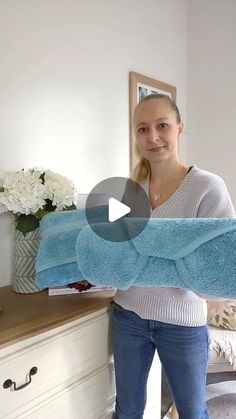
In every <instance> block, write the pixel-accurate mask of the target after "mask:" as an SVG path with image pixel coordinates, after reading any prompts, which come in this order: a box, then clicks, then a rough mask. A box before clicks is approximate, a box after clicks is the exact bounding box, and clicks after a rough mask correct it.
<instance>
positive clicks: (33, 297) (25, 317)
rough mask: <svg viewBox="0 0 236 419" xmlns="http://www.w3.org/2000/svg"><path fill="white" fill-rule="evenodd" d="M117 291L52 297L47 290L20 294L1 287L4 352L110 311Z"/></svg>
mask: <svg viewBox="0 0 236 419" xmlns="http://www.w3.org/2000/svg"><path fill="white" fill-rule="evenodd" d="M114 293H115V292H114V291H99V292H94V293H89V294H70V295H58V296H50V297H49V296H48V292H47V290H44V291H41V292H39V293H35V294H17V293H15V292H14V291H12V287H11V286H7V287H0V305H1V308H2V311H0V349H1V348H3V347H6V346H8V345H11V344H12V343H16V342H19V341H21V340H24V339H25V338H28V337H31V336H34V335H36V334H39V333H43V332H45V331H47V330H50V329H53V328H55V327H58V326H61V325H64V324H66V323H68V322H70V321H72V320H77V319H80V318H83V317H85V316H86V315H89V314H93V313H96V311H99V310H101V309H107V310H108V309H109V307H110V304H111V302H112V297H113V296H114Z"/></svg>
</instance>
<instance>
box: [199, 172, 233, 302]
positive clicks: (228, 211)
mask: <svg viewBox="0 0 236 419" xmlns="http://www.w3.org/2000/svg"><path fill="white" fill-rule="evenodd" d="M197 217H202V218H235V211H234V207H233V204H232V201H231V198H230V195H229V192H228V189H227V187H226V185H225V182H224V181H223V179H222V178H221V177H219V176H215V177H214V179H212V181H211V183H210V184H209V187H208V188H207V189H206V191H205V193H204V195H203V196H202V199H201V201H200V205H199V208H198V214H197ZM196 294H197V295H198V296H199V297H201V298H204V299H206V300H222V298H217V297H214V296H212V295H206V294H201V293H196Z"/></svg>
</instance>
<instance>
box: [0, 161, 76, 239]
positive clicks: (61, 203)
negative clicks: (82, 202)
mask: <svg viewBox="0 0 236 419" xmlns="http://www.w3.org/2000/svg"><path fill="white" fill-rule="evenodd" d="M72 209H76V192H75V189H74V185H73V183H72V182H71V181H70V180H69V179H68V178H65V177H63V176H61V175H59V174H57V173H54V172H52V171H51V170H42V169H38V168H32V169H27V170H24V169H22V170H20V171H17V172H9V171H4V170H1V171H0V214H1V213H4V212H7V211H10V212H11V213H12V214H13V215H14V218H15V221H16V229H17V230H19V231H21V232H22V233H23V234H24V235H26V233H28V232H30V231H34V230H35V229H36V228H38V227H39V222H40V220H41V219H42V218H43V216H44V215H45V214H47V213H49V212H53V211H65V210H72Z"/></svg>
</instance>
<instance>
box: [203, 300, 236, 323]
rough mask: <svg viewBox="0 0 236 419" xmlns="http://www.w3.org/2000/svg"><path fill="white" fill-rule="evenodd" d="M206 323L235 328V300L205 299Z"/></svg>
mask: <svg viewBox="0 0 236 419" xmlns="http://www.w3.org/2000/svg"><path fill="white" fill-rule="evenodd" d="M207 323H208V324H210V325H212V326H216V327H222V328H224V329H228V330H236V300H207Z"/></svg>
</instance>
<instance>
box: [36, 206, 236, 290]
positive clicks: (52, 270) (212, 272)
mask: <svg viewBox="0 0 236 419" xmlns="http://www.w3.org/2000/svg"><path fill="white" fill-rule="evenodd" d="M100 208H101V207H100ZM103 210H104V208H103ZM100 211H101V209H100ZM72 212H73V211H72ZM72 212H70V213H67V214H68V215H69V214H70V216H71V219H70V220H68V222H67V220H66V214H65V213H64V214H63V215H64V217H65V219H63V220H62V218H61V221H63V222H61V223H60V222H58V220H57V221H54V220H53V217H52V218H51V220H49V219H48V220H45V223H44V225H43V226H42V228H41V232H42V241H41V243H40V246H39V253H38V256H37V264H36V272H37V276H36V281H37V283H38V285H39V286H41V287H47V286H54V285H62V284H63V285H64V284H68V283H69V282H73V281H79V280H81V279H84V278H86V279H87V280H89V281H90V282H91V283H93V284H95V285H100V286H101V285H102V286H112V287H115V288H120V289H127V288H129V287H130V286H132V285H135V286H145V287H146V286H152V287H153V286H161V287H177V288H186V289H190V290H193V291H195V292H197V293H202V294H208V295H211V296H215V297H221V298H235V297H236V220H235V219H216V218H214V219H206V218H202V219H201V218H194V219H190V218H188V219H174V218H172V219H165V218H162V219H160V218H150V219H149V220H148V223H147V225H146V227H145V229H144V230H143V231H142V232H141V233H140V234H139V235H138V236H137V237H135V238H133V239H132V238H131V239H130V240H127V241H123V242H111V241H108V240H105V239H103V238H101V237H100V236H98V235H97V234H95V233H94V231H93V230H92V228H91V227H90V226H89V225H88V224H87V222H86V216H85V213H84V211H83V210H77V212H76V211H75V212H74V214H71V213H72ZM47 217H48V216H47ZM45 218H46V217H45ZM46 221H47V222H46ZM96 221H99V224H98V225H97V226H96V228H97V229H99V228H100V229H101V230H102V231H103V232H104V231H105V230H107V231H109V232H110V231H113V234H114V235H115V234H116V230H117V229H120V228H123V229H124V230H125V232H126V234H127V238H129V237H132V231H133V229H136V228H137V224H138V223H139V222H143V220H141V221H140V219H135V218H129V217H124V218H123V219H122V220H121V222H119V223H116V222H115V223H109V222H101V219H100V218H99V214H96V211H95V212H94V223H96ZM50 222H51V225H49V224H50ZM69 242H70V243H69ZM76 263H77V264H78V265H76Z"/></svg>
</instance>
